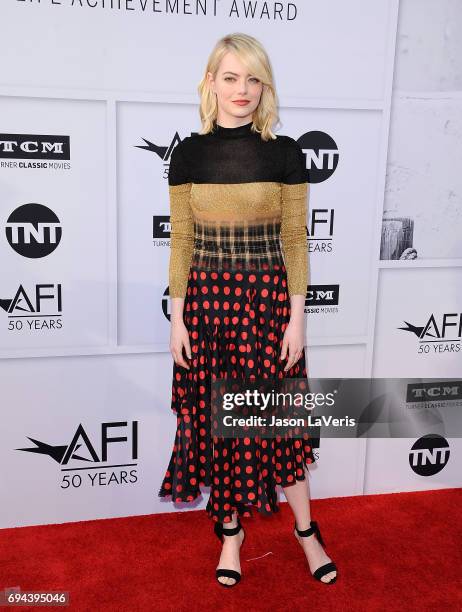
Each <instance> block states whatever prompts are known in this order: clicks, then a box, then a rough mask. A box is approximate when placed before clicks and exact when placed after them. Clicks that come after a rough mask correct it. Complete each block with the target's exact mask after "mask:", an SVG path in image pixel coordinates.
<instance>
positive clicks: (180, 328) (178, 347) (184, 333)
mask: <svg viewBox="0 0 462 612" xmlns="http://www.w3.org/2000/svg"><path fill="white" fill-rule="evenodd" d="M183 347H184V349H185V352H186V355H187V356H188V359H191V345H190V343H189V334H188V330H187V328H186V325H185V324H184V322H183V321H182V320H181V319H175V320H172V322H171V326H170V352H171V354H172V357H173V360H174V361H175V363H176V364H177V365H180V366H183V367H184V368H186V369H188V370H189V369H190V367H189V364H188V363H187V362H186V361H185V359H184V357H183Z"/></svg>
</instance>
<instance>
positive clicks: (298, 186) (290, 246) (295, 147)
mask: <svg viewBox="0 0 462 612" xmlns="http://www.w3.org/2000/svg"><path fill="white" fill-rule="evenodd" d="M307 197H308V183H307V180H306V165H305V159H304V155H303V151H302V150H301V148H300V146H299V144H298V143H297V142H296V141H295V140H293V139H289V141H288V147H287V157H286V166H285V175H284V177H283V181H282V185H281V198H282V202H281V206H282V213H281V244H282V250H283V252H284V261H285V264H286V270H287V281H288V285H289V296H292V295H303V296H306V291H307V287H308V246H307V228H306V215H307Z"/></svg>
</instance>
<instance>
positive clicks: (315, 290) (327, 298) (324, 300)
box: [306, 285, 340, 306]
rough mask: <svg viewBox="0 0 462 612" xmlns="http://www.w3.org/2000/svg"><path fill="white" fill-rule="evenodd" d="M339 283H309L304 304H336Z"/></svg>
mask: <svg viewBox="0 0 462 612" xmlns="http://www.w3.org/2000/svg"><path fill="white" fill-rule="evenodd" d="M339 288H340V286H339V285H310V286H309V289H308V292H307V298H306V305H307V306H338V303H339Z"/></svg>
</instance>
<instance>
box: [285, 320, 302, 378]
mask: <svg viewBox="0 0 462 612" xmlns="http://www.w3.org/2000/svg"><path fill="white" fill-rule="evenodd" d="M303 348H304V329H303V320H300V321H293V320H292V319H291V320H290V321H289V323H288V325H287V327H286V331H285V332H284V337H283V339H282V351H281V356H280V359H281V360H283V359H285V358H286V356H287V353H289V355H288V357H289V358H288V360H287V363H286V365H285V367H284V372H287V370H290V368H291V367H292V366H293V365H294V364H295V363H297V361H298V360H299V359H300V357H301V356H302V352H303Z"/></svg>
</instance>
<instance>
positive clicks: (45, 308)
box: [0, 283, 62, 331]
mask: <svg viewBox="0 0 462 612" xmlns="http://www.w3.org/2000/svg"><path fill="white" fill-rule="evenodd" d="M0 308H2V309H3V310H4V311H5V312H6V313H7V314H8V329H9V330H10V331H21V330H23V329H24V330H28V331H31V330H43V329H61V328H62V320H61V318H60V317H61V315H62V289H61V284H60V283H58V284H56V285H55V284H53V283H47V284H37V285H35V287H34V288H33V289H32V291H29V292H27V291H26V290H25V289H24V287H23V286H22V285H19V287H18V289H17V290H16V293H15V294H14V296H13V297H12V298H6V299H5V298H3V299H2V298H0Z"/></svg>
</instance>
